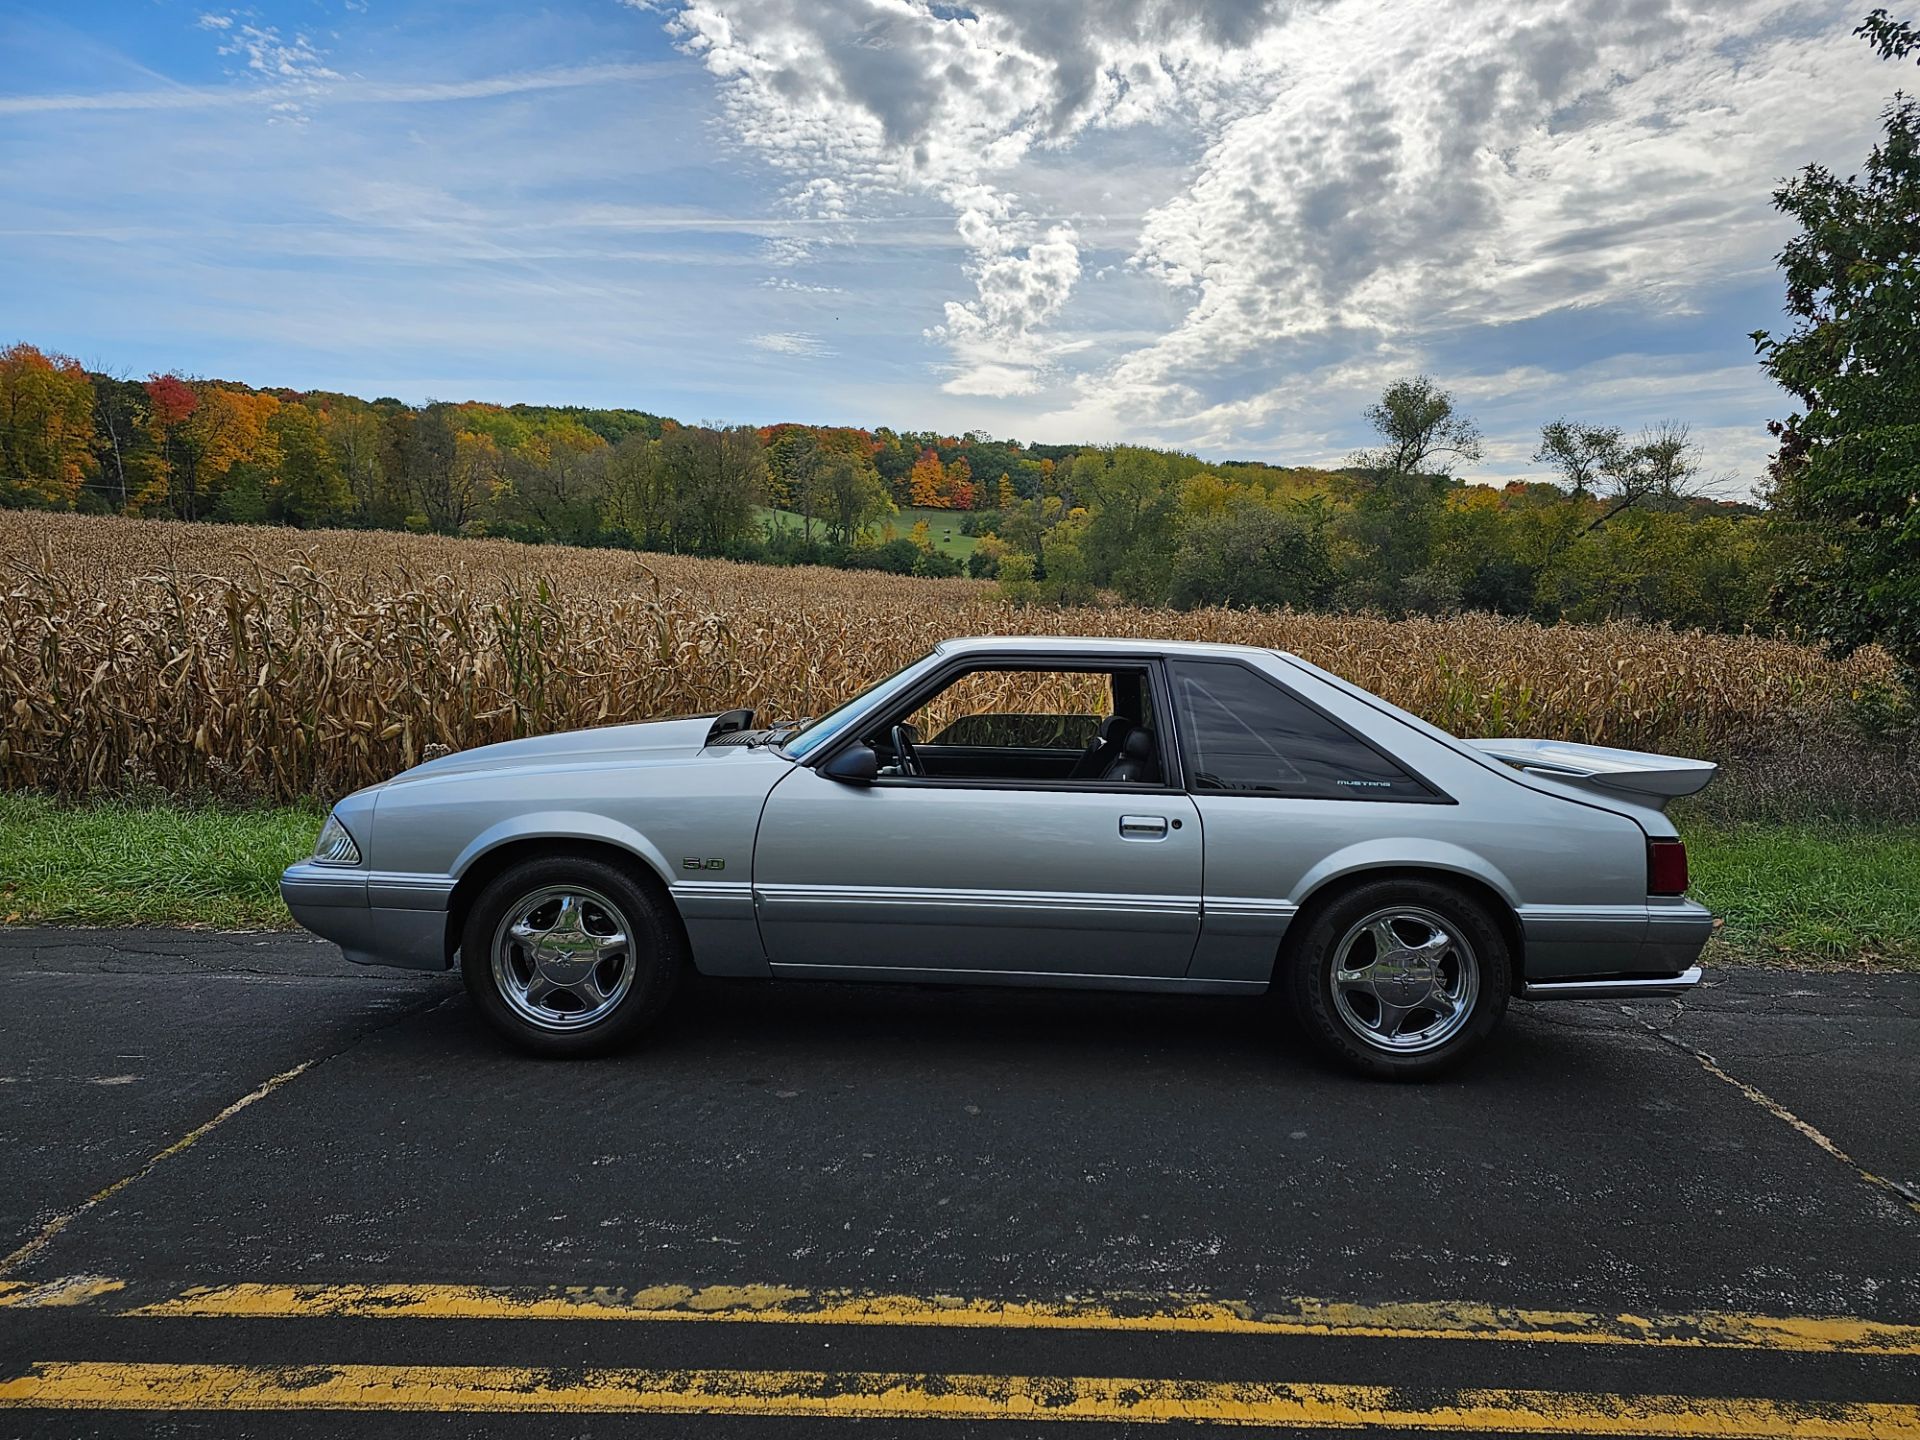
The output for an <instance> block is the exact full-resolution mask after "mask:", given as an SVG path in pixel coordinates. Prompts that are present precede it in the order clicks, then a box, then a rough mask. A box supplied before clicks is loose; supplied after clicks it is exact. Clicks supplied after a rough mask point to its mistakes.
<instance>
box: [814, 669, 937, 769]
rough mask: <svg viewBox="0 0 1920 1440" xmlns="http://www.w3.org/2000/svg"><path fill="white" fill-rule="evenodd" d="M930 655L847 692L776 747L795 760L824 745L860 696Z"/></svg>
mask: <svg viewBox="0 0 1920 1440" xmlns="http://www.w3.org/2000/svg"><path fill="white" fill-rule="evenodd" d="M932 658H933V657H932V656H922V657H921V658H920V659H918V660H915V661H914V662H913V663H912V664H910V665H903V666H901V667H900V668H899V669H898V670H896V671H894V672H893V673H892V674H891V675H886V676H882V677H881V678H880V679H878V680H876V681H874V682H873V683H872V684H871V685H869V686H867V687H866V688H865V689H863V690H861V691H860V692H859V693H858V694H857V695H854V696H851V697H850V698H848V699H847V700H845V701H843V702H842V703H841V704H839V705H837V706H835V707H834V708H833V709H831V710H829V711H828V712H827V713H826V714H824V715H822V716H821V717H820V718H819V719H818V720H815V721H814V722H813V723H812V724H810V725H808V726H807V727H806V729H804V730H801V731H799V732H798V733H797V734H793V735H789V736H786V737H785V738H784V739H782V740H781V741H780V748H781V749H782V750H784V751H785V752H786V753H787V754H789V755H791V756H793V757H794V758H795V759H796V760H797V759H799V758H800V757H801V756H803V755H806V754H807V753H808V752H809V751H811V750H814V749H816V748H818V747H819V746H821V745H824V744H825V743H826V742H827V741H829V740H831V739H832V738H833V737H834V736H836V735H838V734H839V733H840V731H841V730H842V729H844V728H845V727H846V724H847V722H848V721H850V720H852V719H853V718H854V712H855V710H856V709H857V708H858V707H859V704H860V702H861V701H862V700H864V699H866V698H867V697H868V696H869V695H871V694H873V692H874V691H876V690H878V689H880V688H881V687H883V686H886V685H891V684H893V682H894V681H896V680H898V679H899V678H900V677H901V676H903V675H905V674H906V673H907V672H908V671H909V670H913V669H917V668H918V667H919V666H921V665H924V664H925V663H926V662H927V661H928V660H930V659H932Z"/></svg>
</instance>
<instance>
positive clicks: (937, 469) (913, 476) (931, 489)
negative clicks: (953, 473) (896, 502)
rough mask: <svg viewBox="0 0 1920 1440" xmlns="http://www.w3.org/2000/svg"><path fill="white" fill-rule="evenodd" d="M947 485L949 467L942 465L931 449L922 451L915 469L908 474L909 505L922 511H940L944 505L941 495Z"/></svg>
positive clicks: (914, 463)
mask: <svg viewBox="0 0 1920 1440" xmlns="http://www.w3.org/2000/svg"><path fill="white" fill-rule="evenodd" d="M946 484H947V467H946V466H944V465H942V464H941V463H940V457H939V456H938V455H936V454H934V453H933V451H932V450H931V449H927V450H922V451H921V452H920V458H919V459H918V460H916V461H914V462H913V469H911V470H909V471H908V472H907V503H908V504H909V505H915V506H918V507H920V508H922V509H929V510H932V509H938V508H939V507H940V506H941V504H942V503H943V502H942V500H941V498H940V494H941V491H942V490H944V489H945V488H946Z"/></svg>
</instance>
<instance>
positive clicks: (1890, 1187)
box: [0, 1001, 1920, 1270]
mask: <svg viewBox="0 0 1920 1440" xmlns="http://www.w3.org/2000/svg"><path fill="white" fill-rule="evenodd" d="M1684 1008H1685V1007H1684V1006H1683V1005H1682V1004H1681V1003H1680V1002H1679V1001H1675V1002H1674V1007H1673V1014H1672V1016H1671V1017H1670V1018H1669V1020H1668V1024H1667V1027H1662V1026H1659V1025H1655V1024H1653V1023H1652V1022H1651V1021H1648V1020H1645V1019H1642V1018H1641V1016H1640V1015H1639V1014H1638V1013H1636V1012H1635V1011H1634V1010H1632V1009H1631V1008H1629V1007H1628V1006H1625V1005H1622V1006H1621V1007H1620V1013H1621V1014H1623V1015H1625V1016H1627V1017H1628V1018H1629V1019H1631V1020H1633V1021H1635V1022H1636V1023H1638V1024H1639V1025H1641V1026H1643V1027H1645V1028H1646V1029H1647V1030H1648V1031H1650V1032H1652V1034H1653V1035H1654V1036H1655V1037H1656V1038H1658V1039H1661V1040H1664V1041H1666V1042H1667V1044H1669V1045H1671V1046H1673V1048H1674V1049H1676V1050H1678V1051H1680V1052H1681V1053H1682V1054H1685V1055H1691V1056H1692V1057H1693V1059H1694V1062H1695V1063H1696V1064H1698V1065H1699V1066H1700V1068H1701V1069H1702V1070H1705V1071H1706V1072H1707V1073H1708V1074H1709V1075H1711V1076H1713V1077H1714V1079H1716V1080H1720V1081H1722V1082H1724V1083H1725V1084H1728V1085H1731V1086H1732V1087H1733V1088H1734V1089H1735V1090H1738V1091H1739V1092H1740V1093H1741V1094H1742V1095H1744V1096H1746V1098H1747V1099H1748V1100H1751V1101H1752V1102H1753V1103H1754V1104H1755V1105H1758V1106H1759V1107H1760V1108H1761V1109H1762V1110H1765V1111H1766V1112H1767V1113H1768V1114H1769V1115H1771V1116H1773V1117H1774V1118H1775V1119H1776V1120H1779V1121H1782V1122H1783V1123H1785V1124H1786V1125H1788V1126H1790V1127H1791V1128H1792V1129H1794V1130H1796V1131H1798V1132H1799V1133H1800V1134H1801V1135H1802V1136H1804V1137H1805V1138H1807V1139H1808V1140H1811V1141H1812V1142H1813V1143H1814V1144H1815V1145H1817V1146H1819V1147H1820V1148H1821V1149H1822V1150H1824V1151H1826V1152H1827V1154H1829V1155H1831V1156H1832V1157H1833V1158H1834V1159H1835V1160H1838V1161H1839V1162H1840V1163H1841V1164H1842V1165H1845V1166H1846V1167H1847V1168H1848V1169H1849V1170H1851V1171H1853V1173H1854V1174H1855V1175H1857V1176H1859V1177H1860V1178H1861V1179H1862V1180H1864V1181H1866V1182H1867V1183H1868V1184H1869V1185H1872V1186H1874V1187H1876V1188H1878V1189H1881V1190H1884V1191H1886V1192H1887V1193H1888V1194H1890V1195H1892V1196H1893V1197H1894V1198H1895V1199H1896V1200H1897V1201H1898V1202H1899V1203H1900V1204H1903V1205H1905V1206H1906V1207H1907V1209H1909V1210H1911V1211H1913V1212H1914V1214H1916V1215H1920V1190H1916V1189H1914V1187H1913V1186H1911V1185H1907V1184H1905V1183H1903V1182H1901V1181H1899V1180H1893V1179H1889V1178H1888V1177H1887V1176H1885V1175H1881V1174H1877V1173H1876V1172H1874V1171H1872V1170H1869V1169H1868V1168H1867V1167H1866V1166H1864V1165H1862V1164H1861V1163H1860V1162H1859V1161H1858V1160H1856V1159H1854V1158H1853V1156H1851V1155H1849V1154H1848V1153H1847V1152H1846V1151H1845V1150H1843V1149H1841V1148H1840V1146H1838V1145H1837V1144H1835V1143H1834V1142H1833V1140H1832V1139H1831V1138H1829V1137H1828V1136H1827V1134H1826V1133H1825V1132H1824V1131H1822V1130H1820V1129H1819V1128H1818V1127H1817V1126H1815V1125H1813V1124H1811V1123H1810V1122H1808V1121H1806V1120H1802V1119H1801V1118H1800V1117H1799V1116H1798V1115H1796V1114H1794V1113H1793V1111H1791V1110H1789V1109H1788V1108H1787V1107H1786V1106H1784V1105H1782V1104H1781V1103H1780V1102H1779V1101H1778V1100H1776V1099H1774V1098H1773V1097H1772V1096H1771V1095H1769V1094H1767V1092H1766V1091H1764V1090H1762V1089H1761V1088H1760V1087H1759V1086H1757V1085H1752V1084H1749V1083H1748V1082H1747V1081H1745V1080H1742V1079H1741V1078H1740V1077H1739V1076H1737V1075H1734V1074H1732V1073H1731V1072H1729V1071H1728V1070H1727V1069H1726V1068H1725V1067H1724V1066H1722V1065H1721V1064H1720V1062H1719V1061H1718V1060H1716V1059H1714V1058H1713V1056H1711V1055H1709V1054H1708V1053H1707V1052H1706V1051H1704V1050H1702V1049H1700V1048H1699V1047H1698V1046H1695V1045H1689V1044H1688V1043H1687V1042H1686V1041H1684V1040H1682V1039H1681V1038H1680V1037H1679V1036H1677V1035H1675V1034H1674V1033H1673V1031H1672V1029H1671V1028H1670V1027H1671V1026H1672V1024H1673V1022H1674V1021H1677V1020H1678V1019H1679V1018H1680V1015H1681V1012H1682V1010H1683V1009H1684ZM4 1268H5V1267H4V1266H0V1270H4Z"/></svg>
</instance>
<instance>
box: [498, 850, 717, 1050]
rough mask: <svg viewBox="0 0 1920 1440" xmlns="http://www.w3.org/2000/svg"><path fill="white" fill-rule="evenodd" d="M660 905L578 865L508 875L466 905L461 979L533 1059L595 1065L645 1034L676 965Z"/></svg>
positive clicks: (577, 859) (673, 935) (638, 885)
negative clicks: (581, 1058)
mask: <svg viewBox="0 0 1920 1440" xmlns="http://www.w3.org/2000/svg"><path fill="white" fill-rule="evenodd" d="M683 950H684V947H683V945H682V943H681V940H680V931H679V928H678V926H676V925H675V924H674V923H673V917H672V916H671V915H670V914H669V913H667V910H666V905H665V902H664V901H663V900H660V899H658V898H656V896H655V895H654V894H652V893H651V892H650V889H649V887H647V886H646V885H645V884H643V883H642V882H641V881H640V880H639V878H638V877H636V876H635V875H633V874H631V873H629V872H628V871H627V870H625V869H624V868H622V867H620V866H618V865H613V864H609V863H608V862H606V861H605V860H601V859H597V858H595V857H592V856H587V855H553V856H543V857H541V858H540V859H537V860H526V861H522V862H521V863H519V864H517V865H513V866H511V867H509V868H508V869H507V870H505V871H503V872H502V873H501V874H499V875H498V876H496V877H494V879H493V880H491V881H490V882H489V883H488V884H487V886H486V888H485V889H484V890H482V891H481V893H480V894H479V896H478V897H477V898H476V899H475V901H474V903H473V907H472V909H471V910H470V911H469V912H468V914H467V921H466V926H465V929H464V930H463V932H462V934H461V940H460V952H461V967H460V968H461V974H462V976H463V977H464V978H465V980H466V984H467V993H468V994H469V995H471V996H472V997H473V1002H474V1004H475V1005H476V1006H478V1007H479V1010H480V1013H481V1014H483V1015H485V1016H486V1017H487V1020H488V1021H489V1022H490V1023H491V1024H492V1025H493V1026H494V1028H495V1029H497V1030H499V1031H500V1032H501V1033H502V1034H503V1035H505V1036H507V1038H509V1039H510V1040H512V1041H514V1042H515V1043H516V1044H518V1045H520V1046H522V1047H523V1048H525V1049H527V1050H531V1051H533V1052H534V1053H536V1054H540V1055H553V1056H577V1055H594V1054H599V1053H602V1052H604V1051H606V1050H610V1049H613V1048H614V1047H616V1046H618V1045H621V1044H624V1043H625V1042H627V1041H629V1040H631V1039H633V1038H634V1037H635V1036H637V1035H638V1034H639V1033H640V1032H641V1031H642V1030H644V1029H645V1028H646V1027H647V1026H648V1025H649V1024H650V1023H652V1021H653V1020H654V1019H655V1018H656V1017H657V1016H658V1015H659V1014H660V1012H661V1010H663V1009H664V1008H665V1007H666V1004H667V1001H668V1000H669V999H670V998H671V997H672V994H673V990H674V986H675V983H676V981H677V980H678V978H679V974H680V970H681V968H682V967H683V965H684V964H685V955H684V953H683Z"/></svg>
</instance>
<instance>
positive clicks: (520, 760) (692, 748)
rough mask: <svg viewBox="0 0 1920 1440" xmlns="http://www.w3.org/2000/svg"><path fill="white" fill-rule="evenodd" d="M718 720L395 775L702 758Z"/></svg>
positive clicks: (577, 736) (570, 734)
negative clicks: (596, 761) (609, 761)
mask: <svg viewBox="0 0 1920 1440" xmlns="http://www.w3.org/2000/svg"><path fill="white" fill-rule="evenodd" d="M712 726H713V716H711V715H695V716H686V717H681V718H679V719H674V720H647V721H643V722H642V723H640V724H638V725H602V726H600V727H598V728H596V729H592V730H562V731H561V732H560V733H559V734H557V735H533V736H529V737H528V738H527V739H525V740H503V741H501V742H500V743H499V744H498V745H482V746H480V747H479V748H478V749H476V750H462V751H460V752H459V753H458V754H454V755H443V756H441V757H440V758H439V759H438V760H429V761H427V762H426V763H425V764H424V765H416V766H414V767H413V768H412V769H411V770H405V771H402V772H401V773H400V774H398V775H396V776H394V782H404V781H408V780H424V779H428V778H430V777H435V776H441V775H454V774H458V773H460V772H462V771H467V770H510V769H517V768H520V767H523V766H534V765H555V764H561V765H565V764H576V763H580V762H588V761H595V760H682V759H687V758H689V757H691V756H694V755H698V754H699V753H700V751H701V750H702V749H703V748H704V747H705V745H706V743H707V733H708V731H709V730H710V729H711V728H712Z"/></svg>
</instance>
